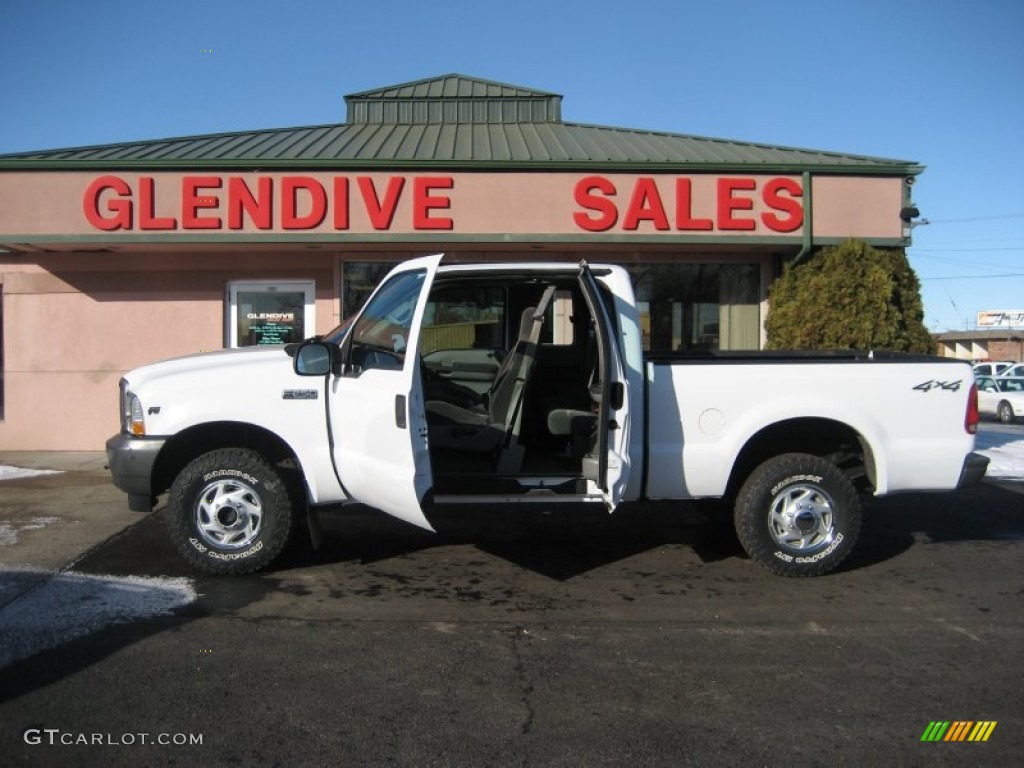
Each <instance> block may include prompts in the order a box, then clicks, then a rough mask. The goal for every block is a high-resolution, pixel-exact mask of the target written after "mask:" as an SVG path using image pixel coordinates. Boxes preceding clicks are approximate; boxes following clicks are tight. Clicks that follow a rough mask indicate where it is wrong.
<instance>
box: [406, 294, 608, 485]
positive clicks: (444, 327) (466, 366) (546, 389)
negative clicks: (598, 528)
mask: <svg viewBox="0 0 1024 768" xmlns="http://www.w3.org/2000/svg"><path fill="white" fill-rule="evenodd" d="M419 350H420V357H421V371H422V381H423V392H424V402H425V410H426V418H427V426H428V443H429V447H430V458H431V466H432V469H433V475H434V491H435V494H438V495H454V496H459V495H496V494H497V495H510V496H515V495H526V494H534V495H544V496H547V497H549V498H550V496H551V495H552V494H556V495H558V494H565V495H580V494H584V493H586V489H587V482H586V481H587V479H588V478H589V479H594V480H596V479H597V471H598V470H597V457H596V455H595V454H596V450H597V445H598V442H599V441H598V439H597V438H598V423H599V418H598V413H599V407H600V402H601V396H602V395H601V390H602V388H601V383H600V380H599V379H600V376H599V373H598V371H599V370H600V360H599V351H598V344H597V340H596V334H595V331H594V321H593V318H592V317H591V313H590V310H589V308H588V306H587V303H586V301H585V299H584V297H583V295H582V292H581V290H580V287H579V284H578V280H577V278H576V276H575V275H574V274H545V275H538V276H537V277H529V276H527V277H526V278H524V276H523V275H522V274H519V275H505V276H502V275H494V274H492V275H488V276H486V277H483V278H481V277H480V276H474V277H472V278H466V277H461V278H460V277H458V276H453V277H447V276H446V277H443V278H442V277H441V276H439V277H438V279H437V280H436V281H435V284H434V286H433V288H432V290H431V293H430V296H429V297H428V300H427V306H426V310H425V314H424V319H423V325H422V328H421V334H420V340H419Z"/></svg>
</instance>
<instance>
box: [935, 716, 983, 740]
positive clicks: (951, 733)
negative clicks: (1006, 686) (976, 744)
mask: <svg viewBox="0 0 1024 768" xmlns="http://www.w3.org/2000/svg"><path fill="white" fill-rule="evenodd" d="M996 722H997V721H995V720H978V721H974V720H953V721H952V722H950V721H949V720H932V721H931V722H930V723H928V727H927V728H925V729H924V733H922V734H921V741H988V737H989V736H991V735H992V731H994V730H995V727H996Z"/></svg>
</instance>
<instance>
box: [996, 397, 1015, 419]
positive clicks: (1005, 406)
mask: <svg viewBox="0 0 1024 768" xmlns="http://www.w3.org/2000/svg"><path fill="white" fill-rule="evenodd" d="M996 413H997V414H998V415H999V420H1000V421H1001V422H1003V424H1013V421H1014V416H1013V406H1012V405H1010V404H1009V403H1008V402H1006V401H1005V400H1003V401H1002V402H1001V403H999V409H998V410H997V411H996Z"/></svg>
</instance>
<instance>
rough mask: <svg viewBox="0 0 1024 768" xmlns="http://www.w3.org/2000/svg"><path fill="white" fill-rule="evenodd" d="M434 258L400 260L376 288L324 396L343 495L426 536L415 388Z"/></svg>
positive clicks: (425, 461)
mask: <svg viewBox="0 0 1024 768" xmlns="http://www.w3.org/2000/svg"><path fill="white" fill-rule="evenodd" d="M440 262H441V256H426V257H423V258H419V259H412V260H410V261H406V262H404V263H402V264H400V265H398V266H397V267H395V268H394V269H393V270H391V272H389V273H388V275H387V277H385V278H384V280H383V281H382V282H381V284H380V285H379V286H378V287H377V290H376V291H374V293H373V295H372V296H370V299H369V300H368V301H367V302H366V305H365V306H364V307H363V309H362V310H361V311H360V313H359V316H358V317H357V318H356V320H355V322H353V324H352V327H351V330H350V331H349V333H348V335H347V336H346V337H345V340H344V341H343V342H342V349H341V356H342V370H341V374H340V375H339V376H337V377H335V378H334V379H333V380H332V383H331V391H330V392H329V393H328V399H329V409H330V416H329V419H330V425H331V437H332V458H333V459H334V467H335V471H336V472H337V474H338V479H339V480H340V481H341V485H342V487H343V488H344V490H345V493H346V495H347V496H348V497H349V498H350V499H352V500H353V501H359V502H362V503H364V504H367V505H368V506H371V507H376V508H377V509H380V510H382V511H384V512H387V513H388V514H390V515H394V516H395V517H397V518H400V519H402V520H405V521H407V522H410V523H412V524H414V525H418V526H419V527H421V528H426V529H427V530H433V528H432V527H431V525H430V523H429V522H427V519H426V517H424V515H423V510H422V508H421V504H422V502H423V499H424V497H425V496H426V494H427V493H428V492H429V491H430V489H431V487H432V485H433V478H432V474H431V468H430V453H429V451H428V450H427V423H426V412H425V408H424V404H423V394H422V393H423V389H422V386H421V382H420V375H421V374H420V356H419V336H420V326H421V325H422V321H423V310H424V307H425V306H426V302H427V296H428V294H429V293H430V286H431V283H432V282H433V279H434V273H435V272H436V271H437V266H438V264H440Z"/></svg>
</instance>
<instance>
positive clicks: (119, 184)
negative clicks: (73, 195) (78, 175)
mask: <svg viewBox="0 0 1024 768" xmlns="http://www.w3.org/2000/svg"><path fill="white" fill-rule="evenodd" d="M108 189H109V190H112V191H113V192H114V193H115V194H116V195H118V197H116V198H114V199H112V200H108V201H107V210H108V211H110V212H111V213H113V214H114V215H113V216H103V215H102V214H101V213H100V195H102V194H103V192H104V191H105V190H108ZM82 212H83V213H85V218H86V219H87V220H88V221H89V223H90V224H92V225H93V226H94V227H96V229H102V230H106V231H108V232H109V231H111V230H115V229H131V228H132V188H131V187H129V186H128V184H127V183H126V182H125V180H124V179H122V178H120V177H118V176H100V177H99V178H98V179H96V181H94V182H93V183H92V184H90V185H89V186H88V187H86V189H85V194H84V195H83V196H82Z"/></svg>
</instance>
